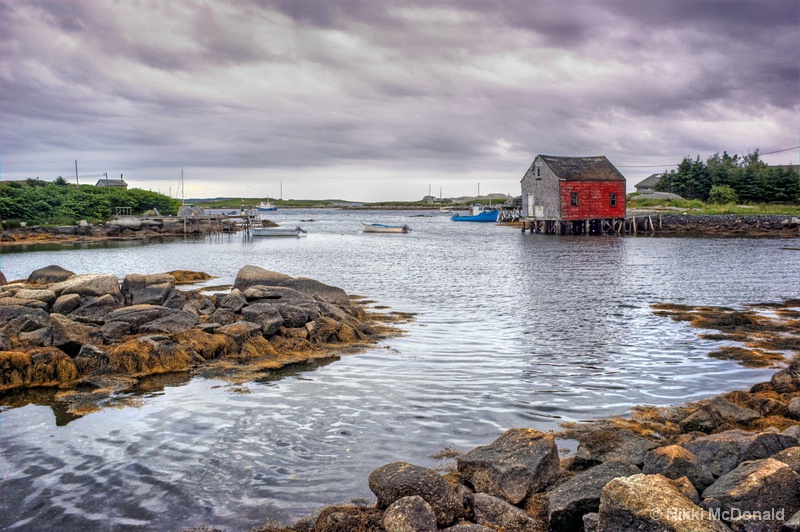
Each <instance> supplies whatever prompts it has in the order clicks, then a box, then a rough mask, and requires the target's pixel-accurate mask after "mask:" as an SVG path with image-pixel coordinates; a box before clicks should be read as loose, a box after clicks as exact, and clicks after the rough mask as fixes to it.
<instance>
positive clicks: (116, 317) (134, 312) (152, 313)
mask: <svg viewBox="0 0 800 532" xmlns="http://www.w3.org/2000/svg"><path fill="white" fill-rule="evenodd" d="M174 312H177V311H176V310H175V309H170V308H167V307H159V306H157V305H133V306H130V307H123V308H120V309H117V310H115V311H113V312H111V313H110V314H108V315H107V316H106V317H105V323H114V322H118V321H123V322H125V323H127V324H128V325H129V326H130V328H131V331H132V332H136V330H137V329H138V328H139V327H140V326H141V325H144V324H145V323H148V322H151V321H153V320H157V319H158V318H163V317H164V316H166V315H168V314H172V313H174Z"/></svg>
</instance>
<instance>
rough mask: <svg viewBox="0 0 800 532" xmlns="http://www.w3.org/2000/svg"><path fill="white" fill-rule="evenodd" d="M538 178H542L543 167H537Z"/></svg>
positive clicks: (538, 165)
mask: <svg viewBox="0 0 800 532" xmlns="http://www.w3.org/2000/svg"><path fill="white" fill-rule="evenodd" d="M536 177H542V165H540V164H537V165H536Z"/></svg>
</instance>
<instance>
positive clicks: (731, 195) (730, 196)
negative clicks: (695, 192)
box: [708, 185, 738, 203]
mask: <svg viewBox="0 0 800 532" xmlns="http://www.w3.org/2000/svg"><path fill="white" fill-rule="evenodd" d="M737 200H738V197H737V195H736V191H735V190H734V189H733V187H732V186H730V185H713V186H712V187H711V191H710V192H709V193H708V201H709V203H736V201H737Z"/></svg>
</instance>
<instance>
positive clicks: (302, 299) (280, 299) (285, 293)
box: [234, 285, 316, 305]
mask: <svg viewBox="0 0 800 532" xmlns="http://www.w3.org/2000/svg"><path fill="white" fill-rule="evenodd" d="M234 290H236V289H235V288H234ZM241 294H242V296H243V297H244V298H245V299H246V300H247V301H249V302H251V303H253V302H256V303H293V304H309V305H315V304H316V300H315V299H314V298H313V297H311V296H310V295H308V294H304V293H302V292H298V291H297V290H294V289H292V288H286V287H284V286H263V285H255V286H250V287H248V288H245V289H244V290H242V291H241ZM262 300H264V301H262Z"/></svg>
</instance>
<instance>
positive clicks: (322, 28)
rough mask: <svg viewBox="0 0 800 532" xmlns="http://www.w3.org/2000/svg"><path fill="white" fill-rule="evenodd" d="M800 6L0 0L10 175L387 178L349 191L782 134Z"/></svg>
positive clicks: (216, 183) (230, 186) (789, 110)
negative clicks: (541, 159) (84, 171)
mask: <svg viewBox="0 0 800 532" xmlns="http://www.w3.org/2000/svg"><path fill="white" fill-rule="evenodd" d="M798 22H800V17H799V16H798V8H797V4H796V2H794V1H792V0H781V1H772V0H767V1H764V2H749V1H748V2H731V1H725V2H719V1H700V2H698V1H677V2H676V1H667V0H662V1H655V2H639V1H634V0H619V1H617V0H613V1H611V0H609V1H605V2H595V1H593V2H589V1H575V2H535V3H534V2H529V1H527V0H506V1H501V0H496V1H478V0H460V1H456V0H440V1H437V2H435V3H431V2H429V1H422V0H405V1H403V2H395V3H391V4H388V5H386V4H382V3H376V2H370V1H367V0H332V1H329V2H317V1H311V0H252V1H237V2H228V3H220V2H212V1H208V0H183V1H175V2H169V3H162V2H145V1H141V2H134V1H133V0H128V1H124V2H118V3H114V4H109V3H107V2H101V1H99V0H75V1H71V2H62V1H55V0H32V1H29V2H25V3H16V2H5V3H3V2H0V87H1V88H2V91H1V92H0V118H2V123H3V124H4V127H3V128H2V130H1V132H0V141H2V146H3V176H2V178H3V179H9V178H21V177H28V176H31V175H41V176H43V177H44V176H47V175H48V174H50V175H52V176H53V177H55V176H56V175H61V174H65V173H69V171H70V168H71V166H72V164H73V162H72V161H73V159H81V161H86V163H85V164H86V165H87V166H91V167H92V168H98V169H99V170H100V171H109V173H112V170H113V172H117V171H119V172H125V173H126V176H130V177H129V179H131V180H132V182H133V183H134V184H135V185H137V184H138V185H139V186H143V187H145V188H147V187H150V186H152V184H153V183H159V182H161V181H163V180H164V179H171V178H172V177H174V176H175V175H177V174H179V172H180V168H184V167H188V166H190V167H192V168H193V173H194V175H195V176H196V179H197V182H198V184H199V183H202V186H203V187H206V189H207V191H208V195H220V190H221V189H222V188H221V186H220V178H219V176H220V175H225V176H228V177H227V178H226V179H225V180H223V181H224V189H225V190H226V191H228V193H229V194H237V193H244V192H243V191H244V190H245V189H246V188H247V187H249V186H250V184H251V183H255V182H257V181H258V180H261V179H264V177H263V176H264V175H269V176H290V177H291V179H292V180H294V181H295V182H296V183H297V185H298V187H301V188H302V187H305V188H303V190H305V189H307V190H309V191H312V190H320V191H324V190H325V187H326V186H332V184H331V183H332V182H333V181H335V180H336V179H337V176H347V177H346V179H345V178H344V177H342V183H348V186H350V187H352V188H351V189H350V190H346V191H342V193H341V194H339V195H340V196H349V197H352V198H353V199H388V198H377V197H360V196H359V194H362V193H363V192H364V191H365V190H372V188H370V187H366V186H360V185H358V183H360V182H361V181H360V180H373V181H374V177H371V176H375V175H381V176H382V177H381V179H382V180H384V183H383V185H384V186H382V187H380V193H381V194H386V195H390V197H401V199H414V198H416V197H418V196H419V195H420V194H419V193H418V191H417V190H416V189H415V190H414V191H413V193H411V192H408V191H407V190H408V188H407V183H409V182H413V181H414V180H420V181H421V180H426V181H427V183H431V182H433V183H434V184H436V183H439V184H445V185H446V187H449V188H456V187H459V186H468V187H470V189H471V187H472V186H473V181H474V180H475V179H478V178H480V179H481V180H482V182H487V183H496V186H497V187H498V189H499V190H502V191H504V192H509V191H511V192H513V191H514V188H515V187H517V188H518V184H517V183H518V181H519V178H520V177H521V175H522V173H524V171H525V169H526V168H527V166H528V164H529V163H530V160H532V158H533V157H534V156H535V155H536V154H537V153H551V154H564V155H594V154H601V153H602V154H606V155H608V156H609V158H610V159H611V160H612V162H614V163H616V164H618V165H636V164H651V163H658V164H661V163H662V162H663V163H667V162H669V163H675V162H678V161H679V160H680V158H681V157H682V156H683V155H687V154H689V155H694V154H698V153H700V154H702V155H703V156H706V155H708V154H709V152H711V151H716V150H723V149H724V150H728V151H730V152H742V151H743V150H745V149H748V148H756V147H760V148H762V149H764V150H766V149H777V148H784V147H789V146H794V145H796V144H797V127H798V112H799V111H800V105H799V104H798V62H797V52H796V50H797V49H798V48H800V37H799V36H798V32H797V30H796V28H797V25H798ZM791 156H792V154H791V153H789V154H784V155H783V156H781V159H780V160H777V159H776V162H786V161H785V159H786V158H787V157H791ZM793 156H794V158H795V159H796V157H797V154H796V153H795V154H794V155H793ZM117 169H118V170H117ZM649 172H650V170H649V169H642V170H630V171H626V173H627V174H628V176H629V180H630V181H631V182H633V181H635V180H636V177H637V175H642V174H643V175H646V174H647V173H649ZM278 178H280V177H278ZM204 179H207V181H204ZM287 179H289V177H287ZM486 186H489V187H491V185H486ZM484 190H486V189H484ZM320 193H322V192H320ZM374 193H375V194H377V193H378V192H374ZM454 195H455V194H454Z"/></svg>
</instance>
